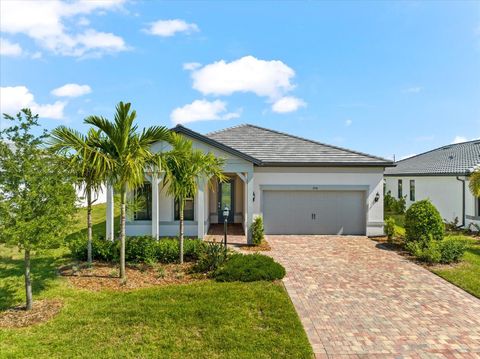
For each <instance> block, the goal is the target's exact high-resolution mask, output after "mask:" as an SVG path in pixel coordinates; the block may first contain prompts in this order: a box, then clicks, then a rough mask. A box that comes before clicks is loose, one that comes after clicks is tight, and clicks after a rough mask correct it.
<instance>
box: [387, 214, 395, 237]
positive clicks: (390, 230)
mask: <svg viewBox="0 0 480 359" xmlns="http://www.w3.org/2000/svg"><path fill="white" fill-rule="evenodd" d="M385 234H386V235H387V238H388V240H389V241H391V240H392V239H393V237H394V236H395V219H393V218H392V217H388V218H387V219H386V220H385Z"/></svg>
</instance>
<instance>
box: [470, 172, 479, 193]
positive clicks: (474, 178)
mask: <svg viewBox="0 0 480 359" xmlns="http://www.w3.org/2000/svg"><path fill="white" fill-rule="evenodd" d="M469 180H470V181H469V182H470V183H469V185H468V186H469V187H470V191H471V192H472V194H473V195H474V196H475V197H477V198H480V169H477V170H476V171H475V172H473V173H472V174H471V176H470V178H469Z"/></svg>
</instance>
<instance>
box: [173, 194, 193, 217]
mask: <svg viewBox="0 0 480 359" xmlns="http://www.w3.org/2000/svg"><path fill="white" fill-rule="evenodd" d="M194 208H195V206H194V201H193V198H187V199H186V200H185V207H184V208H183V219H184V220H185V221H193V218H194V215H195V211H194ZM175 220H176V221H179V220H180V201H179V200H178V199H176V200H175Z"/></svg>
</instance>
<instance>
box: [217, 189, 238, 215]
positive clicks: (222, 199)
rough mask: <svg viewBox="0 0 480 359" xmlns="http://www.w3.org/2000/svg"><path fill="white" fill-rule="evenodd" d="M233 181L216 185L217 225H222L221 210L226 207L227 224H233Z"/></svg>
mask: <svg viewBox="0 0 480 359" xmlns="http://www.w3.org/2000/svg"><path fill="white" fill-rule="evenodd" d="M233 194H234V188H233V179H230V180H228V181H227V182H223V183H222V182H219V183H218V223H223V222H224V218H223V210H224V209H225V207H228V209H229V210H230V213H229V215H228V223H233V219H234V213H235V206H234V203H233Z"/></svg>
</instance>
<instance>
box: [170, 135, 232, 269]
mask: <svg viewBox="0 0 480 359" xmlns="http://www.w3.org/2000/svg"><path fill="white" fill-rule="evenodd" d="M171 143H172V145H173V149H172V151H169V152H167V153H165V154H164V156H163V162H164V164H165V170H166V177H165V181H164V186H165V187H166V188H167V194H168V195H170V196H172V197H174V198H175V199H176V200H178V202H179V205H180V206H179V207H180V208H179V214H180V218H179V219H180V220H179V245H180V254H179V259H180V263H183V241H184V209H185V200H186V199H187V198H194V197H195V196H196V195H197V191H198V188H199V187H200V186H203V185H204V182H203V181H204V180H207V183H208V184H211V182H210V181H208V179H209V178H211V177H216V178H217V179H218V180H219V181H224V180H225V179H226V177H225V175H224V174H223V173H222V167H223V164H224V161H223V160H222V159H220V158H217V157H215V155H214V154H213V153H210V152H208V153H203V152H202V151H201V150H196V149H193V147H192V142H191V141H189V140H187V139H186V138H185V137H183V136H181V135H178V134H175V133H172V135H171ZM199 221H203V219H199Z"/></svg>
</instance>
